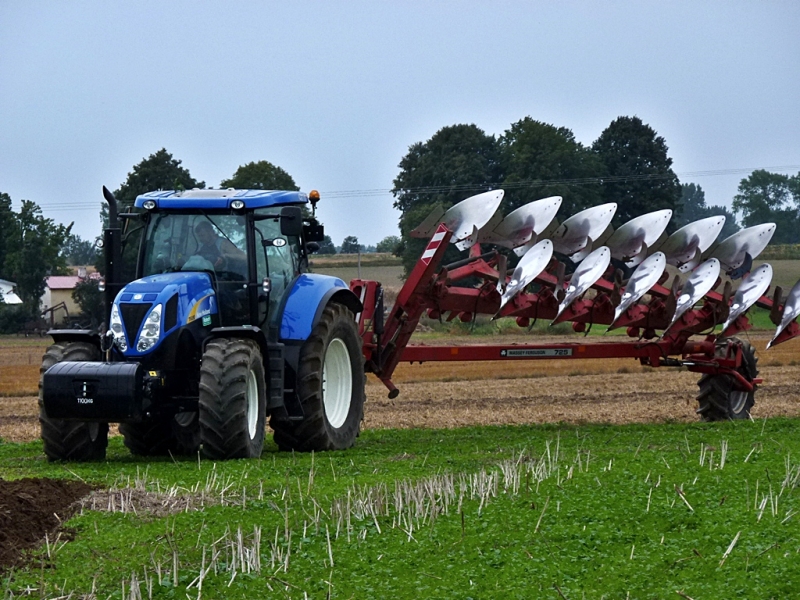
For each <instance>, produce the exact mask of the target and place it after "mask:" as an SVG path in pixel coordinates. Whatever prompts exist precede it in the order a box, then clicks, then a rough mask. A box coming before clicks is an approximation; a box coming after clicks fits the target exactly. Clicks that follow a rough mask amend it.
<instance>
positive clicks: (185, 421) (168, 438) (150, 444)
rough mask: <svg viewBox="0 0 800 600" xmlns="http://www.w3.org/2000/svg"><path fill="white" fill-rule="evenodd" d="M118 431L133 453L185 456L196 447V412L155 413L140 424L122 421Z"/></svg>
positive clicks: (194, 452) (198, 429)
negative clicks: (156, 414)
mask: <svg viewBox="0 0 800 600" xmlns="http://www.w3.org/2000/svg"><path fill="white" fill-rule="evenodd" d="M119 432H120V433H121V434H122V435H123V436H124V438H125V445H126V446H127V447H128V450H130V451H131V454H135V455H137V456H167V455H168V454H173V455H183V456H188V455H192V454H196V453H197V451H198V450H199V449H200V424H199V421H198V417H197V413H191V412H184V413H178V414H177V415H175V416H171V415H159V416H157V417H153V418H150V419H146V420H144V421H142V422H141V423H122V424H120V426H119Z"/></svg>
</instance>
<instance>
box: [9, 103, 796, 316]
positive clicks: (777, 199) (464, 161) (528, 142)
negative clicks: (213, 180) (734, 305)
mask: <svg viewBox="0 0 800 600" xmlns="http://www.w3.org/2000/svg"><path fill="white" fill-rule="evenodd" d="M399 167H400V173H399V174H398V176H397V178H396V179H395V180H394V187H393V194H394V196H395V202H394V206H395V207H396V208H398V209H400V211H401V213H402V215H401V218H400V231H401V236H400V237H397V236H388V237H386V238H384V239H383V240H381V241H380V242H379V243H378V244H377V246H376V247H375V250H376V251H378V252H394V253H395V254H397V255H399V256H401V257H402V258H403V261H404V264H405V265H406V268H408V269H410V268H412V267H413V265H414V263H415V262H416V260H417V258H418V257H419V255H420V253H421V252H422V248H423V247H424V245H425V243H426V242H425V240H416V239H411V238H409V237H408V232H409V231H410V230H411V229H413V228H414V227H415V226H416V225H418V224H419V223H420V222H421V221H422V220H423V219H424V218H425V216H426V215H427V214H428V212H430V210H431V209H432V207H433V206H434V205H436V204H438V203H441V204H442V205H443V206H444V207H448V206H451V205H453V204H454V203H456V202H458V201H460V200H463V199H464V198H466V197H467V196H469V195H471V194H475V193H479V192H481V191H485V190H489V189H495V188H498V187H502V188H503V189H505V190H506V200H505V202H504V209H505V211H506V212H510V211H511V210H513V209H515V208H517V207H519V206H521V205H523V204H525V203H527V202H530V201H533V200H536V199H538V198H543V197H546V196H552V195H560V196H562V197H563V198H564V202H563V207H562V210H561V214H562V215H569V214H574V213H575V212H577V211H579V210H581V209H583V208H586V207H589V206H593V205H596V204H600V203H603V202H617V204H618V206H619V208H618V210H617V215H616V222H615V225H619V224H621V223H622V222H624V221H627V220H628V219H630V218H633V217H635V216H638V215H640V214H643V213H645V212H649V211H652V210H657V209H661V208H671V209H672V210H673V211H674V213H675V215H674V217H673V220H672V223H671V229H673V230H674V229H675V228H678V227H680V226H682V225H683V224H685V223H688V222H690V221H693V220H696V219H699V218H702V217H704V216H709V215H711V214H720V213H723V214H725V215H726V217H728V220H727V223H726V229H725V230H723V233H722V236H727V235H730V234H731V233H733V232H734V231H735V230H736V228H737V227H736V219H735V216H734V214H733V213H731V212H730V211H728V210H727V209H724V208H721V207H718V206H709V205H707V204H706V201H705V194H704V193H703V190H702V188H701V187H700V186H699V185H695V184H693V183H685V184H681V183H680V182H679V181H678V177H677V176H676V174H675V173H674V171H673V170H672V159H671V158H670V157H669V155H668V148H667V145H666V142H665V140H664V138H663V137H661V136H658V135H657V134H656V132H655V131H654V130H653V129H652V128H651V127H650V126H649V125H647V124H645V123H643V122H642V121H641V119H639V118H638V117H620V118H618V119H616V120H614V121H613V122H612V123H611V124H610V125H609V126H608V127H607V128H606V129H605V130H604V131H603V132H602V133H601V135H600V136H599V137H598V139H597V140H595V142H594V143H593V144H592V145H591V146H584V145H582V144H581V143H579V142H578V141H577V140H576V139H575V136H574V134H573V133H572V131H570V130H569V129H567V128H565V127H555V126H554V125H549V124H547V123H543V122H540V121H536V120H534V119H532V118H530V117H526V118H524V119H522V120H520V121H518V122H517V123H514V124H512V125H511V126H510V128H509V129H508V130H507V131H506V132H504V133H503V135H501V136H499V137H495V136H489V135H486V133H485V132H483V131H482V130H481V129H480V128H478V127H477V126H475V125H452V126H449V127H444V128H442V129H440V130H439V131H438V132H436V134H435V135H434V136H433V137H431V139H429V140H428V141H426V142H418V143H416V144H413V145H412V146H411V147H410V148H409V151H408V154H406V156H404V157H403V158H402V160H401V161H400V164H399ZM204 187H205V182H203V181H200V180H197V179H195V178H194V177H193V176H192V175H191V173H190V172H189V170H188V169H187V168H185V167H184V166H182V164H181V161H180V160H178V159H175V158H174V157H173V156H172V154H170V153H169V152H168V151H167V150H166V149H165V148H162V149H160V150H159V151H157V152H155V153H154V154H151V155H150V156H149V157H147V158H145V159H143V160H142V161H141V162H140V163H138V164H137V165H135V166H134V167H133V169H132V170H131V172H130V173H128V176H127V178H126V180H125V181H124V182H123V183H122V184H121V185H120V186H119V188H118V189H117V190H115V192H114V193H115V195H116V197H117V199H118V200H119V201H120V202H121V203H122V204H123V205H129V204H132V203H133V201H134V200H135V199H136V197H137V196H138V195H139V194H142V193H145V192H149V191H152V190H157V189H191V188H204ZM220 187H223V188H227V187H234V188H249V189H290V190H297V189H299V188H298V186H297V184H296V183H295V181H294V179H293V178H292V177H291V175H289V174H288V173H287V172H286V171H285V170H283V169H282V168H281V167H278V166H276V165H273V164H272V163H270V162H268V161H258V162H250V163H247V164H245V165H242V166H240V167H239V168H238V169H237V170H236V172H235V173H234V174H233V176H232V177H230V178H229V179H225V180H223V181H221V182H220ZM101 206H102V208H101V218H102V219H103V221H104V222H105V220H106V219H107V212H106V207H105V204H103V205H101ZM733 211H734V213H735V215H736V216H738V217H739V221H740V222H741V223H742V224H743V225H744V226H750V225H754V224H758V223H764V222H769V221H773V222H776V223H778V229H777V232H776V234H775V237H774V238H773V240H774V243H800V173H798V174H797V175H794V176H788V175H783V174H778V173H770V172H767V171H764V170H757V171H754V172H753V173H752V174H751V175H750V176H748V177H747V178H745V179H743V180H742V181H741V182H740V184H739V193H738V194H737V195H736V196H735V198H734V199H733ZM71 229H72V225H71V224H70V225H68V226H64V225H60V224H57V223H55V222H54V221H53V220H52V219H47V218H45V217H44V216H43V215H42V212H41V209H40V208H39V207H38V206H37V205H36V204H35V203H34V202H31V201H29V200H23V201H22V203H21V208H20V210H19V211H18V212H17V211H14V210H13V209H12V206H11V198H10V197H9V196H8V194H4V193H1V192H0V279H6V280H10V281H14V282H15V283H16V284H17V292H18V294H19V296H20V297H21V298H22V300H23V303H24V304H23V307H22V309H21V310H20V311H18V312H19V313H20V315H19V316H20V318H23V317H24V318H35V317H36V316H38V311H39V299H40V297H41V296H42V294H43V291H44V288H45V283H44V282H45V278H46V277H47V276H48V275H55V274H64V273H67V272H68V266H69V265H81V264H84V265H85V264H91V263H92V262H98V263H99V262H100V261H98V260H97V259H98V256H97V253H96V250H95V245H94V242H92V241H87V240H82V239H81V238H80V237H78V236H76V235H74V234H73V233H72V231H71ZM320 246H321V247H320V253H321V254H335V253H336V251H337V249H336V247H335V246H334V244H333V242H332V241H331V239H330V237H328V236H326V238H325V240H324V241H323V242H322V243H321V244H320ZM359 249H361V251H366V250H372V248H371V247H370V248H368V249H365V248H363V246H360V245H359V242H358V238H357V237H355V236H348V237H347V238H345V240H344V241H343V243H342V245H341V247H340V251H341V252H343V253H355V252H358V251H359ZM131 250H132V249H131ZM129 258H130V257H129ZM128 262H129V263H130V264H133V262H134V261H133V260H128ZM98 266H100V265H98ZM88 285H92V284H88ZM79 292H80V293H79V294H78V296H79V297H81V298H83V300H81V302H82V303H89V302H91V301H94V300H88V299H86V298H89V299H91V298H94V299H96V298H97V297H99V296H98V294H96V293H94V291H93V290H89V289H86V290H79ZM0 302H2V298H0ZM3 312H4V313H5V314H8V311H7V310H6V311H3ZM1 325H2V324H0V326H1Z"/></svg>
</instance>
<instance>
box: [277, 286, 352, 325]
mask: <svg viewBox="0 0 800 600" xmlns="http://www.w3.org/2000/svg"><path fill="white" fill-rule="evenodd" d="M339 292H345V293H350V289H349V288H348V287H347V285H346V284H345V282H344V281H342V280H341V279H339V278H338V277H331V276H330V275H320V274H318V273H304V274H302V275H300V276H299V277H298V278H297V279H295V280H294V285H292V288H291V289H290V290H289V292H288V295H287V298H286V303H285V305H284V308H283V318H282V320H281V332H280V338H281V341H289V340H293V341H304V340H307V339H308V337H309V336H310V335H311V330H312V329H313V328H314V325H315V324H316V322H317V320H318V319H319V315H320V314H321V313H322V311H323V310H324V308H325V306H326V305H327V304H328V301H329V300H330V298H331V297H333V296H334V295H335V294H337V293H339ZM354 298H355V296H354Z"/></svg>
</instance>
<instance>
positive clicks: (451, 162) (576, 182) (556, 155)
mask: <svg viewBox="0 0 800 600" xmlns="http://www.w3.org/2000/svg"><path fill="white" fill-rule="evenodd" d="M668 150H669V149H668V147H667V144H666V141H665V140H664V138H663V137H662V136H659V135H658V134H657V133H656V131H655V130H654V129H653V128H652V127H650V126H649V125H647V124H646V123H644V122H642V120H641V119H640V118H639V117H635V116H634V117H619V118H617V119H615V120H614V121H612V122H611V124H610V125H609V126H608V127H607V128H606V129H605V130H604V131H603V132H602V133H601V134H600V136H599V137H598V138H597V139H596V140H595V141H594V142H593V143H592V144H591V145H590V146H584V145H583V144H581V143H580V142H578V141H577V140H576V139H575V135H574V134H573V133H572V131H571V130H569V129H567V128H566V127H556V126H554V125H550V124H548V123H543V122H541V121H536V120H534V119H532V118H530V117H525V118H524V119H522V120H520V121H518V122H516V123H514V124H512V125H511V126H510V127H509V129H508V130H506V131H505V132H504V133H503V134H502V135H500V136H499V137H495V136H493V135H487V134H486V133H485V132H484V131H483V130H481V129H480V128H479V127H477V126H476V125H464V124H461V125H452V126H449V127H444V128H442V129H440V130H439V131H437V132H436V134H434V135H433V137H431V139H429V140H427V141H426V142H418V143H416V144H413V145H412V146H411V147H410V148H409V151H408V153H407V154H406V155H405V156H404V157H403V158H402V160H401V161H400V164H399V165H398V166H399V168H400V173H399V174H398V176H397V178H396V179H395V180H394V187H393V190H392V192H393V194H394V196H395V202H394V206H395V208H398V209H399V210H400V211H401V213H402V215H401V217H400V232H401V244H400V247H399V249H398V254H399V255H400V256H401V257H402V258H403V263H404V265H405V267H406V269H407V270H410V269H411V268H412V267H413V265H414V263H415V262H416V260H417V258H418V257H419V256H420V253H421V252H422V249H423V248H424V245H425V244H426V240H417V239H413V238H410V237H409V236H408V233H409V231H411V230H412V229H413V228H414V227H416V226H417V225H418V224H419V223H421V222H422V220H423V219H424V218H425V217H426V216H427V214H428V213H429V212H430V211H431V209H432V208H433V207H434V206H435V205H436V204H441V205H442V206H443V207H444V208H447V207H449V206H452V205H453V204H455V203H456V202H458V201H460V200H463V199H464V198H466V197H467V196H470V195H472V194H476V193H479V192H482V191H486V190H490V189H497V188H500V187H502V188H503V189H504V190H505V192H506V195H505V200H504V202H503V206H504V210H505V211H506V213H508V212H510V211H512V210H514V209H515V208H518V207H520V206H522V205H523V204H527V203H528V202H531V201H533V200H537V199H539V198H544V197H547V196H562V197H563V204H562V208H561V211H560V214H561V215H571V214H574V213H576V212H578V211H580V210H582V209H584V208H588V207H589V206H594V205H597V204H601V203H604V202H616V203H617V205H618V209H617V213H616V216H615V220H614V223H613V224H614V226H619V225H620V224H622V223H624V222H626V221H628V220H630V219H632V218H633V217H636V216H639V215H642V214H644V213H647V212H650V211H654V210H659V209H663V208H670V209H672V211H673V213H674V216H673V219H672V221H671V223H670V228H669V230H668V231H670V232H671V231H674V230H675V229H677V228H679V227H681V226H683V225H684V224H686V223H688V222H690V221H693V220H696V219H699V218H702V217H704V216H710V215H711V214H725V216H726V217H727V223H726V229H725V230H724V231H723V233H722V235H723V236H727V235H730V234H731V233H733V232H735V231H736V230H737V229H738V228H737V226H736V219H735V217H734V214H733V213H731V212H730V211H729V210H727V209H725V208H722V207H719V206H708V205H707V204H706V201H705V194H704V193H703V190H702V188H701V187H700V186H698V185H695V184H692V183H689V184H684V185H681V183H680V181H679V180H678V177H677V175H676V174H675V172H674V171H673V169H672V159H671V158H670V157H669V154H668ZM798 177H800V174H798V176H796V177H794V178H791V177H786V176H783V175H775V174H770V173H766V172H763V171H756V172H754V173H753V174H752V175H751V176H750V177H749V178H747V179H745V180H742V183H741V185H740V187H739V192H740V193H739V195H737V196H736V200H735V201H734V204H733V208H734V210H735V211H736V213H737V214H738V215H739V216H740V217H741V222H742V223H743V224H744V225H751V224H754V223H762V222H765V221H775V222H778V224H779V227H778V230H779V231H780V232H782V233H781V235H780V236H776V238H775V240H776V241H777V242H779V243H780V242H789V241H793V240H794V239H796V234H797V233H798V228H797V227H796V226H795V223H794V221H796V220H797V215H798V209H800V201H799V200H800V198H798V196H797V193H796V191H794V192H792V190H796V188H797V179H798ZM792 186H795V187H792ZM792 194H794V195H792ZM792 219H794V221H792ZM451 253H454V250H451ZM453 258H454V255H451V256H447V257H445V260H450V259H453Z"/></svg>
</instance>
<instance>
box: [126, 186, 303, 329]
mask: <svg viewBox="0 0 800 600" xmlns="http://www.w3.org/2000/svg"><path fill="white" fill-rule="evenodd" d="M166 194H167V193H165V192H153V193H150V194H144V195H143V196H139V198H138V199H137V201H136V206H137V207H138V208H144V209H145V210H146V211H147V212H146V213H145V219H146V226H145V231H144V235H143V239H142V244H141V252H140V256H139V261H138V269H137V277H138V278H139V279H142V278H148V277H151V276H155V275H163V274H170V273H187V272H197V273H205V274H207V276H208V277H209V278H210V280H211V284H212V287H213V289H214V291H215V293H216V295H217V304H218V311H214V313H213V314H214V315H216V316H214V317H213V320H214V325H216V326H237V325H255V326H258V327H262V328H267V327H268V325H269V322H270V320H272V321H273V322H274V320H275V318H276V315H277V314H278V308H279V306H280V302H281V299H282V297H283V295H284V294H285V293H286V290H287V287H288V286H289V285H290V284H291V283H292V281H293V279H294V278H295V276H296V275H297V274H299V273H301V272H303V271H305V270H306V269H305V265H307V263H308V260H307V257H306V250H305V246H304V244H303V241H304V240H303V239H302V238H303V235H302V234H303V216H302V211H301V209H300V206H301V205H302V204H304V203H305V202H306V197H305V194H301V193H299V192H260V191H256V190H248V191H242V190H226V191H218V190H192V191H187V192H171V193H169V195H166Z"/></svg>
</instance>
